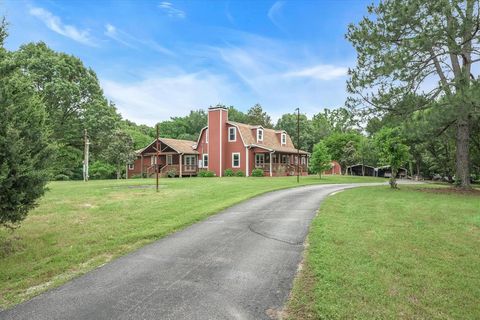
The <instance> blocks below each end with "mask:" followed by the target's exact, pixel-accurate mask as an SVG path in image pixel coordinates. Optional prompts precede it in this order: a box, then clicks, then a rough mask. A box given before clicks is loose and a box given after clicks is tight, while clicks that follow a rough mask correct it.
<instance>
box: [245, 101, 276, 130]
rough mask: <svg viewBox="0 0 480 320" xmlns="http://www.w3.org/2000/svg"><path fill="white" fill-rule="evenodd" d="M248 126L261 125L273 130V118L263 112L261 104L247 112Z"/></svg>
mask: <svg viewBox="0 0 480 320" xmlns="http://www.w3.org/2000/svg"><path fill="white" fill-rule="evenodd" d="M247 120H248V122H247V123H248V124H251V125H260V126H262V127H264V128H273V123H272V118H270V116H269V115H268V114H267V113H266V112H264V111H263V109H262V106H261V105H260V104H258V103H257V104H256V105H254V106H253V107H251V108H250V109H249V110H248V112H247Z"/></svg>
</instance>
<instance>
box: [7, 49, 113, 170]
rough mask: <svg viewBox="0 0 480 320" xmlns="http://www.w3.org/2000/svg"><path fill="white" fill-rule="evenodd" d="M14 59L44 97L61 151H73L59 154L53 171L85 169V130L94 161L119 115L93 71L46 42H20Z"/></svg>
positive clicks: (104, 145)
mask: <svg viewBox="0 0 480 320" xmlns="http://www.w3.org/2000/svg"><path fill="white" fill-rule="evenodd" d="M12 58H13V59H14V60H15V63H17V64H18V65H19V66H20V67H21V68H22V70H23V72H24V74H25V76H26V77H28V79H29V80H30V81H31V82H32V84H33V88H34V90H35V92H36V93H37V94H38V95H39V96H40V97H41V98H42V100H43V101H44V108H45V110H46V115H47V119H46V122H47V125H48V126H49V128H50V131H51V132H52V136H51V138H52V140H53V141H54V142H55V143H56V144H57V146H58V151H59V155H65V154H69V157H68V158H64V157H60V156H59V157H57V159H58V160H57V161H55V162H54V163H53V164H52V168H53V170H54V173H55V174H67V175H71V174H72V172H73V171H75V170H76V169H78V168H79V167H81V161H82V157H81V150H82V149H83V131H84V129H87V130H88V134H89V136H90V140H91V143H92V144H91V149H90V151H91V156H92V159H94V158H95V157H96V156H99V155H100V153H101V152H102V151H103V150H104V149H105V148H106V146H107V145H108V144H109V143H110V136H111V134H112V132H113V131H114V130H115V129H116V128H118V127H119V125H120V119H121V117H120V115H119V114H118V113H117V111H116V108H115V106H114V105H113V104H111V103H109V102H108V101H107V99H106V98H105V97H104V95H103V91H102V89H101V87H100V84H99V81H98V79H97V76H96V74H95V72H94V71H93V70H92V69H89V68H86V67H85V66H84V65H83V63H82V61H81V60H80V59H78V58H76V57H74V56H71V55H67V54H65V53H60V52H55V51H53V50H52V49H50V48H49V47H48V46H47V45H46V44H45V43H43V42H39V43H29V44H26V45H22V46H21V47H20V49H19V50H18V51H15V52H12ZM72 150H74V152H71V151H72ZM75 150H76V151H78V152H76V151H75ZM73 155H79V156H78V157H73ZM67 160H70V161H67Z"/></svg>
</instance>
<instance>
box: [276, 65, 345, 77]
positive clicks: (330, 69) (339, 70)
mask: <svg viewBox="0 0 480 320" xmlns="http://www.w3.org/2000/svg"><path fill="white" fill-rule="evenodd" d="M347 73H348V68H346V67H339V66H333V65H329V64H322V65H316V66H311V67H308V68H305V69H301V70H297V71H291V72H287V73H285V76H286V77H303V78H314V79H318V80H332V79H336V78H340V77H344V76H346V75H347Z"/></svg>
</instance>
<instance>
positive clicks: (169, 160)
mask: <svg viewBox="0 0 480 320" xmlns="http://www.w3.org/2000/svg"><path fill="white" fill-rule="evenodd" d="M167 164H168V165H170V164H173V155H171V154H167Z"/></svg>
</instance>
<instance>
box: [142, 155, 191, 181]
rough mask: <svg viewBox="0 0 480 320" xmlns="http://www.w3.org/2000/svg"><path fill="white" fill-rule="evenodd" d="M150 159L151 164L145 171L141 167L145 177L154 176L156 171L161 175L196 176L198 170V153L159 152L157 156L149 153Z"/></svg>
mask: <svg viewBox="0 0 480 320" xmlns="http://www.w3.org/2000/svg"><path fill="white" fill-rule="evenodd" d="M150 159H151V164H150V165H149V166H148V167H147V168H146V170H145V171H143V169H142V172H145V176H147V177H154V176H155V174H156V172H158V173H159V175H160V176H161V177H184V176H196V175H197V172H198V170H197V169H198V165H197V164H198V155H196V154H173V153H160V155H158V156H157V155H156V154H152V155H150ZM157 159H158V160H157ZM156 162H158V163H156ZM142 163H143V161H142Z"/></svg>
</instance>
